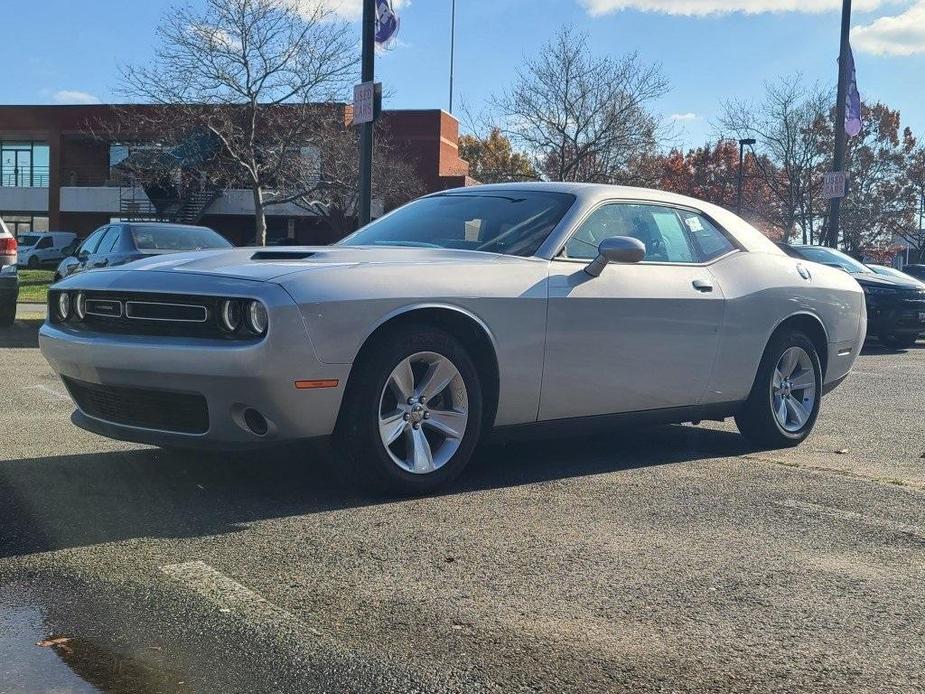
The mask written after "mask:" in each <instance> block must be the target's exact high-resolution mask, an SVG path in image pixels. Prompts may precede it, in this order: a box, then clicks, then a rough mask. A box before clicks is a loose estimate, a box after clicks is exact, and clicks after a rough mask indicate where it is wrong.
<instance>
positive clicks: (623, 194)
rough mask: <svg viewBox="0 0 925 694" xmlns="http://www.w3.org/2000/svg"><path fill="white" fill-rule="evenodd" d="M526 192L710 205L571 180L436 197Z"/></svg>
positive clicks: (480, 187)
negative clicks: (495, 192)
mask: <svg viewBox="0 0 925 694" xmlns="http://www.w3.org/2000/svg"><path fill="white" fill-rule="evenodd" d="M511 190H516V191H524V192H536V193H568V194H570V195H574V196H575V197H578V198H582V199H624V200H634V199H643V200H647V201H656V202H667V203H674V204H676V205H687V206H692V207H703V206H704V205H708V204H709V203H707V202H705V201H704V200H698V199H697V198H691V197H688V196H686V195H679V194H678V193H669V192H666V191H664V190H658V189H656V188H641V187H636V186H616V185H610V184H607V183H571V182H567V181H564V182H563V181H526V182H519V183H487V184H480V185H476V186H466V187H465V188H451V189H449V190H444V191H439V192H437V193H433V195H441V194H445V193H475V192H492V191H499V192H500V191H511Z"/></svg>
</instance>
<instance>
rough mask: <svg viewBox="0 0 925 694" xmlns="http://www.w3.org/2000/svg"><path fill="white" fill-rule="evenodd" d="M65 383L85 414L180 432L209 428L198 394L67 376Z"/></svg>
mask: <svg viewBox="0 0 925 694" xmlns="http://www.w3.org/2000/svg"><path fill="white" fill-rule="evenodd" d="M64 385H65V386H67V389H68V391H70V393H71V396H72V397H73V398H74V401H75V402H76V403H77V406H78V407H79V408H80V409H81V410H82V411H83V412H84V413H85V414H88V415H89V416H91V417H95V418H97V419H102V420H105V421H107V422H112V423H113V424H123V425H125V426H130V427H141V428H143V429H159V430H162V431H174V432H178V433H181V434H204V433H206V432H207V431H208V430H209V407H208V404H207V403H206V399H205V397H204V396H202V395H200V394H199V393H174V392H171V391H166V390H152V389H149V388H127V387H123V386H101V385H97V384H95V383H86V382H84V381H77V380H74V379H72V378H67V377H65V378H64Z"/></svg>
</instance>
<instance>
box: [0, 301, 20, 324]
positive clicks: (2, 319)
mask: <svg viewBox="0 0 925 694" xmlns="http://www.w3.org/2000/svg"><path fill="white" fill-rule="evenodd" d="M14 322H16V304H13V306H12V307H9V306H8V307H6V308H0V328H9V327H10V326H11V325H13V323H14Z"/></svg>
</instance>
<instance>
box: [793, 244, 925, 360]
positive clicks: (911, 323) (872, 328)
mask: <svg viewBox="0 0 925 694" xmlns="http://www.w3.org/2000/svg"><path fill="white" fill-rule="evenodd" d="M788 248H789V249H790V253H791V255H795V256H798V257H801V258H805V259H806V260H811V261H813V262H815V263H820V264H821V265H827V266H829V267H835V268H839V269H841V270H844V271H845V272H847V273H848V274H849V275H851V276H852V277H854V279H855V280H857V282H858V284H860V285H861V288H862V289H863V290H864V294H865V296H866V301H867V332H868V334H870V335H875V336H876V337H877V338H879V339H880V341H881V342H882V343H883V344H885V345H887V346H888V347H892V348H896V349H898V348H905V347H911V346H912V345H914V344H915V342H916V340H918V339H919V335H920V334H921V333H925V285H923V284H922V283H921V282H919V281H918V280H916V279H914V278H912V277H910V278H908V279H903V278H901V277H888V276H886V275H881V274H878V273H876V272H874V271H873V270H871V269H870V268H869V267H867V266H866V265H864V264H863V263H861V262H859V261H857V260H855V259H854V258H852V257H851V256H850V255H846V254H845V253H842V252H841V251H837V250H835V249H834V248H828V247H825V246H788Z"/></svg>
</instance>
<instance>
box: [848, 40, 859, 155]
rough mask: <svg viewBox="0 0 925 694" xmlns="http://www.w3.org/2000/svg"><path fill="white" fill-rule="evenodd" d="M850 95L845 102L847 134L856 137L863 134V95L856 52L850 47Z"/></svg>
mask: <svg viewBox="0 0 925 694" xmlns="http://www.w3.org/2000/svg"><path fill="white" fill-rule="evenodd" d="M848 75H849V77H848V79H849V82H848V95H847V97H846V101H845V132H846V133H848V137H854V136H855V135H858V134H859V133H860V132H861V127H862V123H861V93H860V92H859V91H858V75H857V72H856V71H855V69H854V52H853V51H852V50H851V47H850V46H849V47H848Z"/></svg>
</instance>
